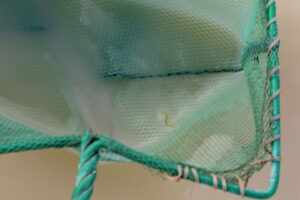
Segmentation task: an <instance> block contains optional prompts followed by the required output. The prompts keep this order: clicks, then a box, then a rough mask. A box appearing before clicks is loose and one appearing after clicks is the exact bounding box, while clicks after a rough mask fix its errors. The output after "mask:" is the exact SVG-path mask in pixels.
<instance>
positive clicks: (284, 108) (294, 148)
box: [0, 0, 300, 200]
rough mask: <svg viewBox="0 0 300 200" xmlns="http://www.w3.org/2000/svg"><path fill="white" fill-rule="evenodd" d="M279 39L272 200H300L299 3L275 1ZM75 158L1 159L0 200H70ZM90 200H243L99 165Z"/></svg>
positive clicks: (260, 176)
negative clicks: (277, 162) (277, 174)
mask: <svg viewBox="0 0 300 200" xmlns="http://www.w3.org/2000/svg"><path fill="white" fill-rule="evenodd" d="M277 14H278V24H279V34H280V38H281V49H280V62H281V88H282V89H281V112H282V135H283V136H282V168H281V180H280V184H279V188H278V191H277V193H276V194H275V195H274V196H273V197H272V198H271V200H279V199H280V200H282V199H284V200H297V199H300V190H299V188H300V174H299V169H300V157H299V155H298V153H299V150H300V148H299V146H300V145H299V144H298V143H299V141H300V134H299V133H298V130H299V125H298V124H299V123H300V114H299V113H300V92H299V91H300V78H299V77H300V67H299V61H300V39H299V36H300V1H299V0H289V1H278V2H277ZM78 160H79V155H78V154H76V153H74V152H72V151H70V150H67V149H64V150H62V149H61V150H41V151H31V152H24V153H14V154H8V155H1V156H0V188H1V190H0V191H1V193H0V199H8V200H10V199H12V200H35V199H45V200H48V199H49V200H50V199H70V196H71V194H72V191H73V188H74V184H75V177H76V174H77V163H78ZM269 167H270V165H267V166H266V167H265V168H264V169H263V170H262V171H261V172H259V173H257V174H255V175H254V177H253V178H252V179H250V182H249V187H255V188H260V189H265V188H266V187H267V186H268V181H269ZM92 199H94V200H96V199H106V200H115V199H123V200H126V199H130V200H140V199H143V200H150V199H156V200H161V199H172V200H183V199H190V200H196V199H208V200H209V199H213V200H222V199H227V200H228V199H232V200H235V199H241V197H239V196H235V195H232V194H229V193H223V192H222V191H217V190H214V189H213V188H210V187H208V186H205V185H198V184H195V183H191V182H188V181H184V180H182V181H180V182H179V183H174V182H170V181H165V180H161V179H160V178H159V177H156V176H152V175H151V174H150V173H149V172H148V171H146V170H145V169H143V167H141V166H139V165H136V164H101V165H99V166H98V176H97V180H96V183H95V192H94V195H93V197H92Z"/></svg>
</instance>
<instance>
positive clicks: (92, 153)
mask: <svg viewBox="0 0 300 200" xmlns="http://www.w3.org/2000/svg"><path fill="white" fill-rule="evenodd" d="M266 10H267V19H268V23H267V31H268V35H269V37H270V38H271V39H272V40H273V42H272V43H271V44H270V46H269V49H268V55H269V58H270V59H269V60H270V63H269V65H270V68H271V74H270V75H271V77H270V96H271V98H270V103H272V106H273V113H272V116H273V117H274V119H275V120H273V121H271V127H272V128H273V136H274V137H276V136H278V135H279V134H280V100H279V88H280V87H279V71H278V70H276V69H279V61H278V48H279V45H278V44H279V39H278V36H277V24H276V6H275V0H268V2H267V5H266ZM273 69H275V71H274V72H273V73H272V70H273ZM100 149H107V150H110V151H111V152H114V153H117V154H119V155H122V156H124V157H126V158H128V159H130V160H132V161H134V162H137V163H140V164H143V165H146V166H148V167H151V168H154V169H157V170H160V171H162V172H166V173H168V174H170V175H177V174H178V173H179V172H178V164H177V163H173V162H169V161H165V160H161V159H158V158H154V157H151V156H147V155H145V154H142V153H140V152H136V151H134V150H132V149H130V148H128V147H126V146H124V145H122V144H120V143H119V142H117V141H116V140H113V139H111V138H107V137H103V136H95V137H94V139H93V137H92V135H91V134H90V133H89V132H87V133H86V134H85V136H84V137H83V142H82V146H81V159H80V161H79V167H78V168H79V173H78V176H77V179H76V188H75V190H74V192H73V196H72V199H73V200H88V199H89V198H90V196H91V195H92V191H93V182H94V180H95V176H96V165H97V161H98V160H99V150H100ZM124 152H126V154H125V153H124ZM278 158H280V140H279V139H276V140H274V141H272V159H273V160H272V159H271V161H272V166H271V176H270V184H269V187H268V188H267V189H266V190H253V189H249V188H243V189H242V190H241V187H240V186H239V185H236V184H232V183H227V184H226V189H227V191H228V192H231V193H234V194H238V195H242V196H244V195H245V196H247V197H251V198H257V199H265V198H269V197H271V196H272V195H274V194H275V192H276V190H277V187H278V183H279V174H280V162H279V160H278ZM180 169H181V170H182V169H183V167H181V168H180ZM183 173H184V172H183V171H182V172H181V173H179V174H181V175H182V174H183ZM185 178H186V179H188V180H191V181H196V177H195V175H194V174H193V173H192V171H189V172H188V174H187V175H186V177H185ZM198 178H199V180H200V182H201V183H203V184H206V185H210V186H214V187H215V188H218V189H224V188H223V183H222V180H221V179H219V178H216V177H212V176H211V175H207V174H203V173H201V172H198V177H197V179H198Z"/></svg>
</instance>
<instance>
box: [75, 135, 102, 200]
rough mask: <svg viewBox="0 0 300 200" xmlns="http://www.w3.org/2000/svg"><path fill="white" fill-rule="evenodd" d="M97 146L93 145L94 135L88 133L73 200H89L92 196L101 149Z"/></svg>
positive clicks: (81, 149) (83, 143) (83, 142)
mask: <svg viewBox="0 0 300 200" xmlns="http://www.w3.org/2000/svg"><path fill="white" fill-rule="evenodd" d="M95 144H97V143H93V136H92V134H91V133H90V132H89V131H87V132H86V134H85V135H84V136H83V138H82V143H81V147H80V153H81V157H80V160H79V164H78V170H79V172H78V175H77V178H76V187H75V189H74V192H73V195H72V200H88V199H90V197H91V196H92V193H93V189H94V187H93V183H94V181H95V179H96V174H97V172H96V170H97V163H98V161H99V149H100V147H96V148H95Z"/></svg>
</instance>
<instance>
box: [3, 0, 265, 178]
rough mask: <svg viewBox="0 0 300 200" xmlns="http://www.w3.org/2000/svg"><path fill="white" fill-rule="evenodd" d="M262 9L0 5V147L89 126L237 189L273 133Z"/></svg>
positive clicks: (126, 2)
mask: <svg viewBox="0 0 300 200" xmlns="http://www.w3.org/2000/svg"><path fill="white" fill-rule="evenodd" d="M265 4H266V2H265V1H263V0H243V1H236V0H226V1H224V0H190V1H182V0H73V1H70V0H68V1H67V0H47V1H38V0H23V1H19V0H2V1H1V2H0V5H1V6H0V44H1V45H0V146H1V145H2V146H5V148H6V149H10V150H9V151H19V150H20V149H22V148H24V146H26V147H28V148H30V146H32V149H34V148H35V147H34V145H35V144H33V143H32V139H34V138H40V139H41V140H43V141H44V144H45V146H47V144H48V143H55V142H56V137H53V136H66V135H71V134H80V133H84V132H85V130H87V129H92V130H93V132H94V133H97V134H102V135H106V136H109V137H112V138H114V139H116V140H118V141H120V142H121V143H123V144H125V145H127V146H129V147H130V148H132V149H134V150H136V151H138V152H142V153H145V154H147V155H151V156H154V157H157V158H161V159H164V160H169V161H172V162H176V163H182V164H185V165H188V166H192V167H194V168H196V169H198V170H200V171H201V170H202V171H204V172H208V173H215V174H217V175H221V176H224V177H225V178H226V179H227V180H231V181H233V182H235V181H236V180H235V177H236V176H237V175H238V176H241V177H243V178H245V177H248V176H250V175H251V174H252V173H253V172H254V171H255V170H257V169H259V168H260V167H261V165H259V166H255V165H252V164H251V163H253V161H255V160H257V159H263V158H265V157H266V156H267V152H266V149H265V148H263V144H264V142H265V141H266V140H267V139H268V138H269V137H270V136H271V129H270V127H269V118H270V110H269V108H268V105H267V104H268V103H267V101H268V96H269V85H268V73H269V71H270V69H269V64H268V63H269V57H268V55H267V53H266V49H267V47H268V45H269V41H270V40H269V39H268V37H267V32H266V29H265V27H266V22H267V19H266V11H265V6H264V5H265ZM74 137H76V135H74ZM101 159H102V160H106V161H124V162H130V160H128V159H126V158H125V157H123V156H120V155H117V154H115V153H113V152H110V151H108V150H105V151H104V150H103V152H102V154H101Z"/></svg>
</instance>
